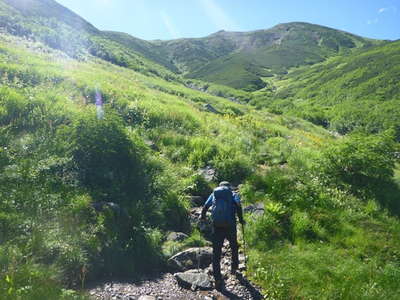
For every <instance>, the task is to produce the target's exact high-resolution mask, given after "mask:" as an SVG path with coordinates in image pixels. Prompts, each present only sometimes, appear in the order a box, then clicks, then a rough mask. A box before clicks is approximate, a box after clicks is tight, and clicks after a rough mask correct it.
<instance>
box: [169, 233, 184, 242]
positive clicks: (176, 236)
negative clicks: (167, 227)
mask: <svg viewBox="0 0 400 300" xmlns="http://www.w3.org/2000/svg"><path fill="white" fill-rule="evenodd" d="M187 238H188V235H187V234H185V233H183V232H171V233H170V234H168V236H167V241H174V242H181V241H183V240H184V239H187Z"/></svg>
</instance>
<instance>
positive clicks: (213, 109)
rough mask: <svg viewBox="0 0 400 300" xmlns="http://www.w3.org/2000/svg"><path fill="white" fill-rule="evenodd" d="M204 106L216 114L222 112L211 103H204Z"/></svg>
mask: <svg viewBox="0 0 400 300" xmlns="http://www.w3.org/2000/svg"><path fill="white" fill-rule="evenodd" d="M204 108H205V109H206V110H208V111H209V112H212V113H214V114H219V113H220V112H219V111H218V110H216V109H215V108H214V107H213V106H212V105H211V104H210V103H207V104H204Z"/></svg>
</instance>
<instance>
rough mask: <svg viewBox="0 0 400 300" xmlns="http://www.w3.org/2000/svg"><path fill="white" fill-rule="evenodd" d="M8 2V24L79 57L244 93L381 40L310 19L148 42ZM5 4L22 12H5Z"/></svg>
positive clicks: (57, 10)
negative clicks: (269, 26)
mask: <svg viewBox="0 0 400 300" xmlns="http://www.w3.org/2000/svg"><path fill="white" fill-rule="evenodd" d="M2 2H3V3H5V5H6V6H4V5H2V6H1V7H0V9H1V10H2V11H3V13H1V15H0V23H1V27H2V28H5V29H6V30H8V31H9V32H10V33H12V34H17V35H22V36H28V37H31V38H34V39H37V40H39V41H42V42H44V43H45V44H47V45H49V46H50V47H52V48H56V49H61V50H62V51H64V52H66V53H67V54H68V55H71V56H73V57H85V56H86V55H87V54H91V55H94V56H97V57H100V58H102V59H105V60H107V61H110V62H112V63H115V64H117V65H120V66H123V67H128V68H133V69H135V70H141V72H144V73H146V74H154V75H156V76H162V77H163V78H174V80H178V77H177V76H180V75H182V76H183V77H186V78H189V79H200V80H203V81H208V82H212V83H216V84H220V85H226V86H229V87H233V88H236V89H243V90H245V91H255V90H259V89H261V88H264V87H265V86H266V83H265V80H264V77H270V76H275V75H279V74H285V73H287V72H288V71H289V70H290V69H291V68H293V67H297V66H301V65H309V64H314V63H317V62H321V61H324V60H325V59H326V58H328V57H331V56H336V55H343V54H346V53H349V52H351V51H352V50H354V49H357V48H362V47H368V46H371V45H373V44H376V43H380V42H381V41H379V40H372V39H366V38H363V37H360V36H357V35H354V34H351V33H347V32H344V31H341V30H336V29H332V28H329V27H326V26H321V25H316V24H309V23H305V22H290V23H281V24H278V25H276V26H274V27H272V28H270V29H258V30H254V31H248V32H230V31H218V32H215V33H213V34H210V35H208V36H206V37H203V38H182V39H175V40H165V41H162V40H155V41H154V40H153V41H146V40H143V39H139V38H136V37H133V36H131V35H129V34H127V33H121V32H113V31H100V30H98V29H97V28H96V27H94V26H93V25H92V24H90V23H89V22H87V21H86V20H84V19H83V18H81V17H80V16H78V15H77V14H76V13H74V12H72V11H71V10H69V9H68V8H66V7H64V6H62V5H61V4H58V3H57V2H55V1H53V0H2ZM0 3H1V2H0ZM7 6H8V8H9V7H12V8H13V10H14V12H18V13H17V14H16V13H11V12H10V11H7ZM11 15H13V16H12V17H11Z"/></svg>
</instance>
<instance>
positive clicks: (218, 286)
mask: <svg viewBox="0 0 400 300" xmlns="http://www.w3.org/2000/svg"><path fill="white" fill-rule="evenodd" d="M214 285H215V289H216V290H217V291H222V288H223V286H224V282H223V281H222V279H217V280H215V284H214Z"/></svg>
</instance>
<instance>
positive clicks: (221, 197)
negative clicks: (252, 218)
mask: <svg viewBox="0 0 400 300" xmlns="http://www.w3.org/2000/svg"><path fill="white" fill-rule="evenodd" d="M211 217H212V220H213V224H214V226H216V227H230V226H232V225H234V223H235V202H234V199H233V193H232V191H231V190H230V189H229V188H227V187H223V186H221V187H217V188H216V189H214V199H213V203H212V207H211Z"/></svg>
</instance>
